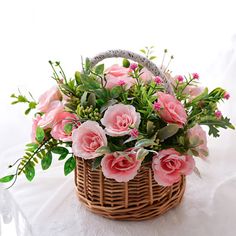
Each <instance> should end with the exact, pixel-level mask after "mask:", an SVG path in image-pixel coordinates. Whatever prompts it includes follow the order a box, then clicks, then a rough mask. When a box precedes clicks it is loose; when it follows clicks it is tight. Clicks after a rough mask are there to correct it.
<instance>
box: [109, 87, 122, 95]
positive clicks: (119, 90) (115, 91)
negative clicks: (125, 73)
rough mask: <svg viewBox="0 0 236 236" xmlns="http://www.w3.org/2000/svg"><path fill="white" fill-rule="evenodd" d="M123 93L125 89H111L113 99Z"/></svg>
mask: <svg viewBox="0 0 236 236" xmlns="http://www.w3.org/2000/svg"><path fill="white" fill-rule="evenodd" d="M122 92H123V88H122V87H121V86H115V87H113V88H112V89H111V97H112V98H118V97H120V94H121V93H122Z"/></svg>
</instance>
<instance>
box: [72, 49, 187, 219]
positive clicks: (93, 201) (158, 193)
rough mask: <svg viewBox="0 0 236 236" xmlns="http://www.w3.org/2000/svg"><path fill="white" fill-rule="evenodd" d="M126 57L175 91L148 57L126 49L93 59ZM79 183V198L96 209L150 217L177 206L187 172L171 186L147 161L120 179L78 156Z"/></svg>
mask: <svg viewBox="0 0 236 236" xmlns="http://www.w3.org/2000/svg"><path fill="white" fill-rule="evenodd" d="M111 57H123V58H127V59H131V60H133V61H136V62H138V63H140V64H142V65H143V66H144V67H146V68H147V69H148V70H150V71H151V72H152V73H153V74H154V75H160V76H161V77H162V78H163V80H164V83H165V89H166V91H167V92H169V93H170V94H173V90H172V87H171V86H170V83H169V82H168V80H167V78H166V76H165V74H164V73H163V72H162V71H161V70H159V68H158V67H157V66H156V65H155V64H154V63H152V62H151V61H149V60H148V59H147V58H145V57H143V56H140V55H138V54H135V53H132V52H129V51H124V50H110V51H107V52H105V53H101V54H99V55H98V56H96V57H94V58H93V59H91V64H92V66H95V65H96V64H97V63H98V62H100V61H101V60H103V59H106V58H111ZM75 184H76V189H77V195H78V197H79V200H80V201H81V202H82V203H83V204H84V205H85V206H86V207H87V208H88V209H89V210H90V211H92V212H94V213H96V214H99V215H102V216H104V217H106V218H110V219H116V220H146V219H149V218H152V217H154V216H158V215H161V214H163V213H165V212H166V211H168V210H169V209H171V208H173V207H175V206H177V205H178V204H179V203H180V202H181V200H182V197H183V194H184V191H185V176H182V178H181V180H180V181H179V182H177V183H175V184H174V185H172V186H170V187H163V186H160V185H158V184H157V183H156V181H155V180H154V178H153V173H152V168H151V163H150V162H149V163H145V164H144V165H142V167H141V168H140V170H139V172H138V174H137V175H136V177H135V178H134V179H133V180H130V181H129V182H127V183H119V182H116V181H115V180H113V179H107V178H105V177H104V175H103V173H102V170H101V169H96V170H92V167H91V160H84V159H81V158H79V157H78V158H76V169H75Z"/></svg>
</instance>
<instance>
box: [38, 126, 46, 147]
mask: <svg viewBox="0 0 236 236" xmlns="http://www.w3.org/2000/svg"><path fill="white" fill-rule="evenodd" d="M44 138H45V133H44V130H43V128H41V127H40V126H38V127H37V128H36V140H37V141H38V142H39V143H42V142H43V140H44Z"/></svg>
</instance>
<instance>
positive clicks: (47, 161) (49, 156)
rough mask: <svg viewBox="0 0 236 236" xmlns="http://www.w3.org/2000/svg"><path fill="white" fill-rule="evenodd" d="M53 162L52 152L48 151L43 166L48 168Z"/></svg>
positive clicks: (42, 161)
mask: <svg viewBox="0 0 236 236" xmlns="http://www.w3.org/2000/svg"><path fill="white" fill-rule="evenodd" d="M51 164H52V153H51V152H50V151H48V152H47V153H46V155H45V156H44V157H43V159H42V160H41V166H42V169H43V170H47V169H48V168H49V167H50V166H51Z"/></svg>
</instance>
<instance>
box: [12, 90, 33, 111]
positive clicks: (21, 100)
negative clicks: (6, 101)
mask: <svg viewBox="0 0 236 236" xmlns="http://www.w3.org/2000/svg"><path fill="white" fill-rule="evenodd" d="M19 93H20V94H19V95H15V94H12V95H11V97H12V98H14V99H15V100H14V101H13V102H12V103H11V104H12V105H14V104H18V103H26V104H28V108H27V109H26V110H25V115H28V114H29V113H30V112H31V111H32V110H33V109H35V108H36V106H37V103H36V102H35V100H34V98H33V96H32V94H31V93H29V95H30V97H31V99H33V101H30V100H29V99H28V98H27V97H26V96H24V95H22V94H21V92H20V91H19Z"/></svg>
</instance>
